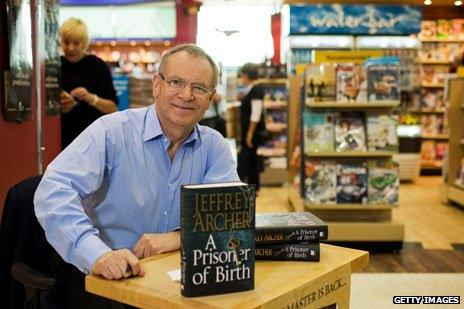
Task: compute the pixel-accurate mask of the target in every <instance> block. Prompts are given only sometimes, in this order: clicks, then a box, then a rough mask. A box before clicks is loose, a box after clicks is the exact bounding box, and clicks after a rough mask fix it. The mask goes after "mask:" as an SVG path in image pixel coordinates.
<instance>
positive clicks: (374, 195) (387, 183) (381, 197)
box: [368, 161, 400, 205]
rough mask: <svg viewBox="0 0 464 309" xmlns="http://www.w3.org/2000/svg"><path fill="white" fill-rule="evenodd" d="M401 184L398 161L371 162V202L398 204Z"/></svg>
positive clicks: (369, 197) (369, 192)
mask: <svg viewBox="0 0 464 309" xmlns="http://www.w3.org/2000/svg"><path fill="white" fill-rule="evenodd" d="M399 184H400V180H399V177H398V164H397V163H395V162H393V161H387V162H377V161H371V162H369V188H368V200H369V204H390V205H398V192H399Z"/></svg>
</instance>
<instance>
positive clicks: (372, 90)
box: [367, 64, 400, 101]
mask: <svg viewBox="0 0 464 309" xmlns="http://www.w3.org/2000/svg"><path fill="white" fill-rule="evenodd" d="M367 79H368V90H367V91H368V97H369V101H383V100H399V99H400V96H399V93H400V92H399V89H398V80H399V73H398V65H397V64H372V65H369V66H368V67H367Z"/></svg>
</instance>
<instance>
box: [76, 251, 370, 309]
mask: <svg viewBox="0 0 464 309" xmlns="http://www.w3.org/2000/svg"><path fill="white" fill-rule="evenodd" d="M368 262H369V254H368V252H366V251H360V250H354V249H348V248H342V247H337V246H331V245H324V244H321V261H320V262H318V263H314V262H280V261H256V269H255V289H254V290H253V291H247V292H238V293H230V294H222V295H215V296H204V297H195V298H185V297H183V296H181V294H180V283H179V282H173V281H172V280H171V279H170V277H169V276H168V274H167V272H168V271H172V270H175V269H179V268H180V253H179V252H173V253H168V254H162V255H159V256H154V257H151V258H148V259H145V260H143V261H142V264H143V267H144V269H145V276H144V277H135V278H130V279H125V280H121V281H111V280H105V279H102V278H101V277H97V276H87V277H86V279H85V288H86V290H87V291H88V292H90V293H94V294H97V295H100V296H103V297H107V298H110V299H112V300H116V301H118V302H121V303H125V304H129V305H132V306H136V307H142V308H188V307H194V308H256V307H261V308H302V307H304V306H310V307H311V308H312V307H317V308H318V307H322V306H328V305H331V304H335V303H338V308H348V307H349V303H350V285H351V273H352V272H356V271H360V270H362V269H363V268H364V267H365V266H367V264H368Z"/></svg>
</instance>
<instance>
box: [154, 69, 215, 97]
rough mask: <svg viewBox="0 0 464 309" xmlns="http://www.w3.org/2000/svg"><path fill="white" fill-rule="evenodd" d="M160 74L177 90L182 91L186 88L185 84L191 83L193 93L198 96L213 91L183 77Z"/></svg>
mask: <svg viewBox="0 0 464 309" xmlns="http://www.w3.org/2000/svg"><path fill="white" fill-rule="evenodd" d="M158 75H159V76H160V77H161V79H162V80H163V81H165V82H166V83H168V85H169V87H171V88H172V89H174V90H176V91H182V90H183V89H184V88H185V86H187V85H188V84H190V89H191V90H192V93H193V94H194V95H196V96H207V95H209V94H211V93H212V92H213V91H212V90H208V89H207V88H206V87H203V86H201V85H197V84H192V83H189V82H186V81H185V80H182V79H178V78H173V79H166V78H164V76H163V74H161V73H158Z"/></svg>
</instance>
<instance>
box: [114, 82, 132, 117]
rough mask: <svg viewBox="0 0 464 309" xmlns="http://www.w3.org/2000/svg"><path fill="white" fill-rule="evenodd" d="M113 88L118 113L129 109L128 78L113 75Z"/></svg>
mask: <svg viewBox="0 0 464 309" xmlns="http://www.w3.org/2000/svg"><path fill="white" fill-rule="evenodd" d="M113 86H114V89H115V90H116V95H117V96H118V108H119V110H120V111H123V110H125V109H128V108H129V76H127V75H119V74H114V75H113Z"/></svg>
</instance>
